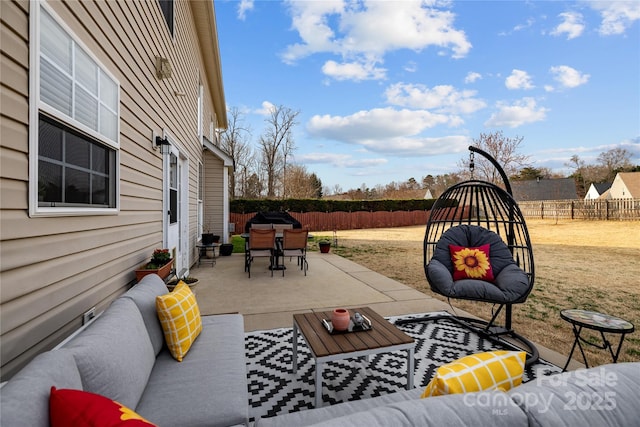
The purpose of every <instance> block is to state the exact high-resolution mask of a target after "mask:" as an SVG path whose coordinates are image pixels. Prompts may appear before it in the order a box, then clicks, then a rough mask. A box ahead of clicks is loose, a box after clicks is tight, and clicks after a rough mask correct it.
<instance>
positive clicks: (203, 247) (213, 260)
mask: <svg viewBox="0 0 640 427" xmlns="http://www.w3.org/2000/svg"><path fill="white" fill-rule="evenodd" d="M219 246H220V244H219V243H211V244H210V245H202V244H200V245H196V248H197V250H198V267H200V263H201V259H202V257H203V256H205V257H206V255H207V250H208V249H211V252H212V254H213V257H212V258H207V261H206V262H211V267H213V266H214V265H216V248H217V247H219Z"/></svg>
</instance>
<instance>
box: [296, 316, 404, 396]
mask: <svg viewBox="0 0 640 427" xmlns="http://www.w3.org/2000/svg"><path fill="white" fill-rule="evenodd" d="M349 311H350V313H351V315H352V316H353V313H355V312H356V311H357V312H359V313H360V314H363V315H364V316H366V317H367V318H368V319H369V320H371V324H372V328H371V329H370V330H367V331H358V332H349V333H342V334H340V333H338V334H330V333H329V331H327V329H326V328H325V327H324V326H323V324H322V319H326V320H330V319H331V311H325V312H313V313H302V314H294V315H293V373H294V374H295V373H296V372H297V370H298V334H299V333H301V334H302V337H303V338H304V340H305V341H306V342H307V345H308V346H309V349H310V350H311V355H312V356H313V358H314V360H315V364H316V367H315V368H316V370H315V388H316V392H315V407H316V408H319V407H321V406H322V368H323V365H324V363H326V362H331V361H334V360H343V359H348V358H352V357H353V358H355V357H362V356H369V355H372V354H377V353H386V352H392V351H398V350H406V351H407V390H410V389H412V388H413V370H414V361H413V350H414V346H415V342H414V340H413V338H411V337H410V336H409V335H407V334H405V333H404V332H402V331H401V330H400V329H398V328H397V327H396V326H395V325H393V324H391V323H389V322H388V321H387V320H385V319H384V318H383V317H382V316H380V315H379V314H378V313H376V312H375V311H373V310H372V309H371V308H369V307H360V308H350V309H349Z"/></svg>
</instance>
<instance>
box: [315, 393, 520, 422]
mask: <svg viewBox="0 0 640 427" xmlns="http://www.w3.org/2000/svg"><path fill="white" fill-rule="evenodd" d="M313 425H314V426H318V427H319V426H324V427H328V426H336V425H339V426H341V427H362V426H366V427H378V426H379V427H389V426H394V427H395V426H398V427H404V426H406V427H415V426H420V427H431V426H433V427H448V426H451V427H459V426H466V425H473V426H493V427H500V426H504V427H514V426H522V427H527V416H526V415H525V413H524V412H522V410H520V408H519V407H518V406H517V405H516V404H515V403H514V402H513V401H512V400H511V399H510V398H509V397H508V396H507V395H506V393H503V392H500V391H491V392H479V393H467V394H450V395H446V396H438V397H429V398H426V399H414V400H406V401H404V402H397V403H392V404H390V405H386V406H381V407H378V408H374V409H371V410H367V411H361V412H357V413H353V414H350V415H346V416H343V417H339V418H335V419H330V420H326V421H324V422H320V423H317V424H313Z"/></svg>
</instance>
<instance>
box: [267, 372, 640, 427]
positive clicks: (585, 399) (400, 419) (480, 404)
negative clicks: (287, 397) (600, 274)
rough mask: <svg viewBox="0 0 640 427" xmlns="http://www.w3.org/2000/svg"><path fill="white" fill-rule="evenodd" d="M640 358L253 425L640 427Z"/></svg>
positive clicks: (399, 395) (404, 394)
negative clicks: (502, 385) (490, 387)
mask: <svg viewBox="0 0 640 427" xmlns="http://www.w3.org/2000/svg"><path fill="white" fill-rule="evenodd" d="M639 384H640V362H633V363H619V364H610V365H604V366H598V367H595V368H591V369H579V370H576V371H571V372H565V373H563V374H556V375H552V376H544V375H541V376H540V378H538V379H536V380H533V381H530V382H528V383H526V384H522V385H520V386H518V387H515V388H513V389H511V390H509V391H508V392H506V393H505V392H502V391H486V392H477V393H466V394H450V395H445V396H437V397H427V398H424V399H421V398H420V395H421V393H422V392H423V389H422V388H415V389H413V390H403V391H399V392H395V393H390V394H387V395H383V396H379V397H375V398H372V399H363V400H356V401H352V402H345V403H340V404H337V405H331V406H326V407H322V408H317V409H310V410H306V411H299V412H293V413H290V414H285V415H280V416H277V417H271V418H261V419H259V420H257V421H256V423H255V427H272V426H278V427H287V426H291V427H294V426H295V427H303V426H311V425H313V426H317V427H320V426H322V427H329V426H340V427H362V426H366V427H378V426H379V427H390V426H393V427H403V426H407V427H408V426H420V427H431V426H433V427H446V426H452V427H453V426H456V427H459V426H492V427H501V426H504V427H516V426H523V427H544V426H548V427H557V426H598V427H607V426H619V427H629V426H640V405H639V404H638V390H640V385H639Z"/></svg>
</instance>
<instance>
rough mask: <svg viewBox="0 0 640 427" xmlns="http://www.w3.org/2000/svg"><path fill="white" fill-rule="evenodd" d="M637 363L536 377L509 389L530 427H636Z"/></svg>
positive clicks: (639, 408)
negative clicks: (526, 417) (527, 419)
mask: <svg viewBox="0 0 640 427" xmlns="http://www.w3.org/2000/svg"><path fill="white" fill-rule="evenodd" d="M639 376H640V362H633V363H618V364H609V365H602V366H598V367H595V368H591V369H589V370H585V369H579V370H577V371H571V372H565V373H563V374H557V375H552V376H540V377H538V378H537V379H536V380H535V381H531V382H528V383H526V384H523V385H521V386H519V387H516V388H513V389H511V390H509V392H508V394H509V396H510V397H511V398H512V399H513V400H514V401H515V402H517V403H518V404H519V405H520V407H521V408H522V410H523V411H525V412H526V413H527V416H528V417H529V426H531V427H547V426H548V427H555V426H559V425H564V426H625V427H626V426H637V425H640V405H639V404H638V378H639Z"/></svg>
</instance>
